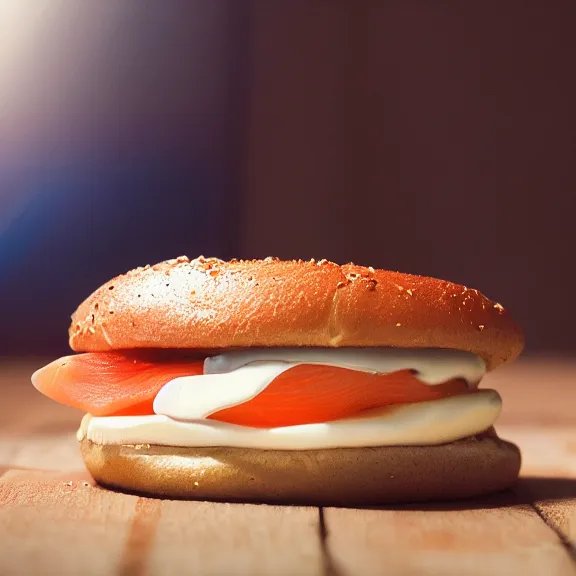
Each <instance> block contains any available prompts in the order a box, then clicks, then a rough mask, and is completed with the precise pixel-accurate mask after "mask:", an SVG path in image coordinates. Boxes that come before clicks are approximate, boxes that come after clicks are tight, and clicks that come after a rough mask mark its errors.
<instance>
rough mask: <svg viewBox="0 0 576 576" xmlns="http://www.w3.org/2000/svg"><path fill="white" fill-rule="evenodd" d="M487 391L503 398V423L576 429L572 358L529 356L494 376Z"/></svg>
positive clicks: (485, 385)
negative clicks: (495, 391)
mask: <svg viewBox="0 0 576 576" xmlns="http://www.w3.org/2000/svg"><path fill="white" fill-rule="evenodd" d="M481 386H482V387H483V388H494V389H496V390H498V392H499V393H500V394H501V396H502V400H503V406H502V414H501V416H500V419H499V422H500V423H502V424H504V425H512V424H513V425H528V426H531V427H533V428H536V427H543V426H545V427H556V426H565V427H572V428H575V429H576V410H574V406H576V362H575V361H574V360H572V359H569V358H562V357H560V358H553V357H539V356H527V357H523V358H521V359H520V360H519V361H518V362H514V363H513V364H509V365H506V366H502V367H501V368H498V370H495V371H494V372H490V373H489V374H487V375H486V377H485V378H484V379H483V380H482V384H481Z"/></svg>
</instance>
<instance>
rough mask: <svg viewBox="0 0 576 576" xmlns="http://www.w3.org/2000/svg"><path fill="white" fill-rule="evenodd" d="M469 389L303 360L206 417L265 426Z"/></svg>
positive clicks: (346, 414) (347, 413) (345, 414)
mask: <svg viewBox="0 0 576 576" xmlns="http://www.w3.org/2000/svg"><path fill="white" fill-rule="evenodd" d="M467 391H468V387H467V385H466V382H464V381H463V380H451V381H449V382H446V383H444V384H439V385H436V386H428V385H426V384H423V383H422V382H420V381H419V380H418V379H417V378H416V377H415V376H414V375H413V374H412V372H411V371H410V370H402V371H398V372H393V373H391V374H369V373H366V372H358V371H354V370H348V369H346V368H337V367H333V366H320V365H312V364H303V365H300V366H295V367H294V368H291V369H290V370H287V371H286V372H283V373H282V374H280V376H278V377H277V378H276V379H275V380H274V381H273V382H271V383H270V384H269V385H268V387H267V388H266V389H265V390H264V391H262V392H261V393H260V394H258V395H257V396H256V397H254V398H253V399H252V400H250V401H249V402H246V403H245V404H240V405H238V406H233V407H231V408H226V409H225V410H220V411H219V412H215V413H214V414H212V415H211V416H210V418H213V419H214V420H220V421H222V422H230V423H232V424H241V425H244V426H255V427H262V428H270V427H275V426H295V425H298V424H314V423H317V422H329V421H331V420H338V419H341V418H348V417H351V416H355V415H357V414H360V413H361V412H364V411H366V410H371V409H373V408H381V407H383V406H389V405H392V404H410V403H414V402H423V401H425V400H439V399H440V398H446V397H447V396H453V395H454V394H463V393H466V392H467Z"/></svg>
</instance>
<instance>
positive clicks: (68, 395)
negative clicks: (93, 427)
mask: <svg viewBox="0 0 576 576" xmlns="http://www.w3.org/2000/svg"><path fill="white" fill-rule="evenodd" d="M203 365H204V362H203V361H202V360H197V361H191V360H187V359H181V358H178V359H175V357H174V356H173V355H170V354H166V353H163V352H152V353H148V352H147V353H144V354H143V353H141V352H98V353H86V354H77V355H74V356H65V357H64V358H60V360H55V361H54V362H52V363H50V364H48V366H45V367H44V368H42V369H40V370H38V371H37V372H36V373H35V374H34V375H33V376H32V383H33V384H34V386H35V387H36V388H37V389H38V390H39V391H40V392H42V394H44V395H46V396H48V398H51V399H52V400H56V402H60V403H61V404H66V405H67V406H72V407H73V408H79V409H80V410H83V411H84V412H88V413H90V414H92V415H94V416H112V415H114V416H122V415H143V414H154V411H153V409H152V404H153V402H154V398H155V397H156V395H157V394H158V392H159V391H160V389H161V388H162V386H164V384H166V383H167V382H169V381H170V380H172V379H173V378H178V377H179V376H193V375H198V374H202V372H203Z"/></svg>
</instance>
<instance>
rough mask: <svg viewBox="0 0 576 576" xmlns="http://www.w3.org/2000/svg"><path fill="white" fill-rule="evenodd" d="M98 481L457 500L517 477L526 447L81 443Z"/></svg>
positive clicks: (173, 489) (366, 500)
mask: <svg viewBox="0 0 576 576" xmlns="http://www.w3.org/2000/svg"><path fill="white" fill-rule="evenodd" d="M81 449H82V455H83V458H84V461H85V463H86V466H87V468H88V470H89V472H90V473H91V474H92V476H93V477H94V479H95V480H96V481H97V482H99V483H100V484H102V485H103V486H107V487H109V488H113V489H120V490H125V491H130V492H138V493H143V494H147V495H151V496H160V497H167V498H184V499H196V500H226V501H243V502H268V503H289V504H311V505H348V506H350V505H360V504H387V503H394V502H416V501H426V500H454V499H458V498H468V497H472V496H479V495H482V494H488V493H490V492H495V491H498V490H503V489H505V488H508V487H510V486H511V485H513V484H514V482H515V481H516V479H517V477H518V472H519V470H520V452H519V451H518V448H517V447H516V446H514V445H513V444H510V443H508V442H503V441H502V440H500V439H499V438H498V437H496V436H494V435H489V434H487V435H482V436H477V437H472V438H466V439H464V440H460V441H458V442H453V443H451V444H444V445H441V446H394V447H382V448H342V449H333V450H306V451H284V450H277V451H274V450H254V449H243V448H175V447H171V446H149V445H144V446H119V445H99V444H93V443H92V442H90V441H89V440H87V439H84V440H82V441H81Z"/></svg>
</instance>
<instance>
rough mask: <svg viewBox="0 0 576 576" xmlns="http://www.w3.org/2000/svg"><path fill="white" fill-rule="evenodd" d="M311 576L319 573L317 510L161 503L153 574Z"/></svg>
mask: <svg viewBox="0 0 576 576" xmlns="http://www.w3.org/2000/svg"><path fill="white" fill-rule="evenodd" d="M167 562H169V566H170V570H169V573H170V574H226V575H227V576H234V575H238V576H240V575H245V574H250V575H251V576H259V575H262V576H267V575H269V574H274V575H275V576H276V575H278V576H282V575H286V576H292V575H294V574H298V575H303V576H308V575H310V576H312V575H318V574H322V573H323V559H322V550H321V542H320V530H319V516H318V510H317V509H316V508H300V507H289V506H284V507H281V506H264V505H261V506H258V505H249V504H214V503H208V502H164V503H163V504H162V518H161V519H160V522H159V524H158V533H157V536H156V545H155V548H154V551H153V553H152V555H151V559H150V569H151V571H152V573H155V574H163V573H165V572H166V567H167Z"/></svg>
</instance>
